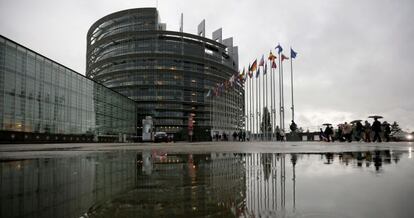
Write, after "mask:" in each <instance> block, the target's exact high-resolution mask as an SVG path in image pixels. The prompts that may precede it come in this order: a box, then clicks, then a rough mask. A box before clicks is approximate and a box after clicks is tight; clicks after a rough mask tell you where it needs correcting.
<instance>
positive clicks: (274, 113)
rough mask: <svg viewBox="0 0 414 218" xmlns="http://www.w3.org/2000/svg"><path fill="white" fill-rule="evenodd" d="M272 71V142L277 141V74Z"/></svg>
mask: <svg viewBox="0 0 414 218" xmlns="http://www.w3.org/2000/svg"><path fill="white" fill-rule="evenodd" d="M273 61H274V60H273ZM272 64H273V63H272ZM271 69H272V90H271V91H272V107H273V110H272V114H273V124H272V125H273V129H272V140H275V139H276V82H275V79H276V76H275V75H274V74H275V71H276V69H273V67H272V68H271Z"/></svg>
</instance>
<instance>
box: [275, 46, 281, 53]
mask: <svg viewBox="0 0 414 218" xmlns="http://www.w3.org/2000/svg"><path fill="white" fill-rule="evenodd" d="M275 49H277V53H278V54H280V53H282V51H283V48H282V46H280V44H278V45H277V46H276V48H275Z"/></svg>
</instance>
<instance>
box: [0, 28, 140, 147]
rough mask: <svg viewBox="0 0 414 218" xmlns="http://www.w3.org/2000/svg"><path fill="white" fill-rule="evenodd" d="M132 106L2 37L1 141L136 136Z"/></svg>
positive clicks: (134, 112) (0, 83)
mask: <svg viewBox="0 0 414 218" xmlns="http://www.w3.org/2000/svg"><path fill="white" fill-rule="evenodd" d="M135 104H136V103H135V102H134V101H132V100H130V99H128V98H127V97H125V96H123V95H121V94H119V93H117V92H115V91H113V90H111V89H108V88H106V87H105V86H103V85H101V84H99V83H97V82H95V81H93V80H90V79H88V78H86V77H85V76H83V75H81V74H78V73H76V72H75V71H73V70H71V69H69V68H67V67H65V66H63V65H61V64H59V63H57V62H54V61H52V60H50V59H48V58H46V57H44V56H42V55H40V54H38V53H36V52H34V51H31V50H30V49H27V48H25V47H23V46H21V45H19V44H17V43H15V42H13V41H11V40H9V39H7V38H5V37H3V36H0V136H1V137H0V138H1V140H0V142H13V141H16V140H17V141H56V142H62V141H69V142H70V141H74V142H76V141H92V140H101V139H103V138H105V137H106V138H107V139H108V140H109V138H112V139H115V138H116V140H118V139H119V138H118V137H119V135H120V134H121V135H123V138H125V136H126V135H135V134H136V111H135V110H136V108H135ZM124 135H125V136H124ZM99 138H101V139H99Z"/></svg>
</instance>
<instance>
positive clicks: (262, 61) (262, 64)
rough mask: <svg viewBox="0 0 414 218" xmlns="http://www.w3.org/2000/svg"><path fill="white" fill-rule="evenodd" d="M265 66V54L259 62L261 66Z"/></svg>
mask: <svg viewBox="0 0 414 218" xmlns="http://www.w3.org/2000/svg"><path fill="white" fill-rule="evenodd" d="M263 66H264V55H262V59H260V62H259V67H263Z"/></svg>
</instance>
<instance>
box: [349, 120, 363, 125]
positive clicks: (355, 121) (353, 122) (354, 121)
mask: <svg viewBox="0 0 414 218" xmlns="http://www.w3.org/2000/svg"><path fill="white" fill-rule="evenodd" d="M361 121H362V120H353V121H351V123H352V124H355V123H359V122H361Z"/></svg>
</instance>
